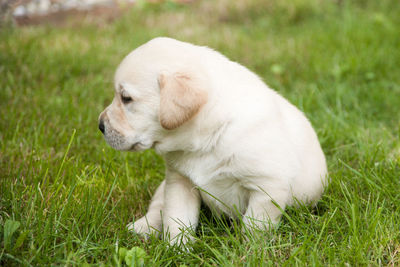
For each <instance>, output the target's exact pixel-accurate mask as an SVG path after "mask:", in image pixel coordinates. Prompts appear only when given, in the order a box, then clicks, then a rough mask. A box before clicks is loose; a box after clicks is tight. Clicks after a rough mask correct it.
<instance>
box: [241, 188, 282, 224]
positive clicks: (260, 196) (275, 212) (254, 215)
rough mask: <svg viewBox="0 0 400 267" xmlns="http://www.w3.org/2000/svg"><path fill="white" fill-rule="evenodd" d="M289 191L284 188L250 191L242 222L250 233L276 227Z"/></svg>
mask: <svg viewBox="0 0 400 267" xmlns="http://www.w3.org/2000/svg"><path fill="white" fill-rule="evenodd" d="M288 197H289V190H288V189H286V188H285V187H273V188H268V191H266V190H263V189H262V188H260V189H259V190H252V191H250V196H249V204H248V207H247V210H246V213H245V214H244V216H243V222H244V224H245V226H246V228H248V229H249V230H250V231H252V230H255V229H258V230H267V229H269V227H270V226H273V225H276V224H277V223H278V222H279V220H280V218H281V216H282V210H284V209H285V206H286V203H287V201H288Z"/></svg>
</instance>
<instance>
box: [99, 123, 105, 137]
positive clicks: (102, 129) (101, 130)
mask: <svg viewBox="0 0 400 267" xmlns="http://www.w3.org/2000/svg"><path fill="white" fill-rule="evenodd" d="M99 130H100V132H102V133H103V134H104V122H103V120H100V122H99Z"/></svg>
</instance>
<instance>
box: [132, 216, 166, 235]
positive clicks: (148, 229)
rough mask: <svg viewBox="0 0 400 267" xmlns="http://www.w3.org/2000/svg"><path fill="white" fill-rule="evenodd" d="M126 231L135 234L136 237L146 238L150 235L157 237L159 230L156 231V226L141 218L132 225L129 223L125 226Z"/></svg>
mask: <svg viewBox="0 0 400 267" xmlns="http://www.w3.org/2000/svg"><path fill="white" fill-rule="evenodd" d="M127 227H128V230H129V231H131V232H135V233H136V234H138V235H143V236H144V237H146V238H148V237H149V236H150V235H152V234H155V235H159V233H160V230H158V227H157V226H152V225H151V224H150V223H149V222H148V220H147V218H146V217H142V218H140V219H139V220H137V221H135V222H134V223H129V224H128V225H127Z"/></svg>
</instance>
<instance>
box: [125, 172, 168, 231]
mask: <svg viewBox="0 0 400 267" xmlns="http://www.w3.org/2000/svg"><path fill="white" fill-rule="evenodd" d="M164 190H165V180H164V181H162V183H161V184H160V185H159V186H158V188H157V190H156V192H155V193H154V195H153V197H152V199H151V202H150V206H149V210H148V211H147V213H146V215H145V216H144V217H142V218H140V219H138V220H137V221H135V223H134V224H132V223H130V224H128V229H129V230H134V231H135V232H136V233H137V234H143V235H146V236H148V235H151V234H152V233H154V234H156V235H158V234H159V233H161V230H162V219H161V211H162V210H163V207H164Z"/></svg>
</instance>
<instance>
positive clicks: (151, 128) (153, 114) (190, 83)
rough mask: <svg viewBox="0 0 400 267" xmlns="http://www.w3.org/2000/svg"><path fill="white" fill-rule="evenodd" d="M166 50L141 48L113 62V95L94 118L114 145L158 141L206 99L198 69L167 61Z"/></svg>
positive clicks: (130, 146)
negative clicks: (104, 107)
mask: <svg viewBox="0 0 400 267" xmlns="http://www.w3.org/2000/svg"><path fill="white" fill-rule="evenodd" d="M145 46H146V45H145ZM147 46H149V45H147ZM152 50H155V51H152ZM163 52H164V53H165V52H169V53H167V54H164V53H163ZM171 53H173V51H162V49H161V51H160V49H157V46H154V44H153V46H151V45H150V47H145V49H144V48H143V47H140V48H138V49H136V50H135V51H133V52H132V53H131V54H129V55H128V56H127V57H126V58H125V59H124V60H123V61H122V63H121V65H120V66H119V67H118V69H117V72H116V74H115V96H114V99H113V101H112V103H111V104H110V105H109V106H108V107H107V108H106V109H105V110H104V111H103V112H102V113H101V114H100V117H99V129H100V131H101V132H102V133H103V134H104V137H105V139H106V141H107V143H108V144H109V145H110V146H111V147H113V148H114V149H117V150H136V151H137V150H145V149H148V148H151V147H153V146H154V145H156V144H157V143H162V141H163V140H162V139H163V136H165V135H166V134H168V133H171V132H172V131H173V130H176V129H177V128H179V127H180V126H181V125H183V124H184V123H186V122H187V121H189V120H191V119H192V118H193V117H195V115H196V114H197V113H198V112H199V110H200V109H201V107H202V106H203V105H204V104H205V103H206V101H207V93H206V91H205V90H204V85H203V84H202V83H201V81H200V80H201V79H200V78H199V73H196V72H194V71H193V68H192V67H189V66H188V67H187V68H184V67H183V65H185V64H176V61H171V60H170V59H169V57H170V56H171ZM174 62H175V63H174ZM182 69H184V70H183V71H181V70H182ZM188 69H191V70H190V71H189V70H188Z"/></svg>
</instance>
